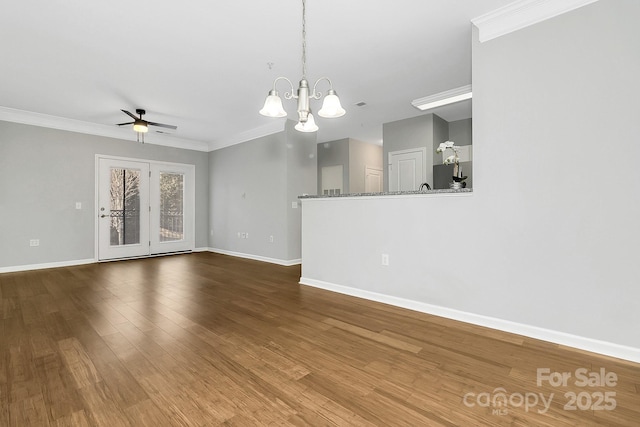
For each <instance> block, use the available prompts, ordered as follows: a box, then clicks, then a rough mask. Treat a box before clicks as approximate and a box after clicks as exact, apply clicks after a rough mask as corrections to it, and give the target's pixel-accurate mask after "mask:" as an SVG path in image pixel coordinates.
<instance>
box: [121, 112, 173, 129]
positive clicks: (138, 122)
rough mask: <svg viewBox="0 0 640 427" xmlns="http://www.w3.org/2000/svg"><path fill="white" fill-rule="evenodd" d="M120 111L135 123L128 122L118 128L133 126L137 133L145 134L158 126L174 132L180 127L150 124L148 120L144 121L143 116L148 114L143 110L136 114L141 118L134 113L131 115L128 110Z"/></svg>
mask: <svg viewBox="0 0 640 427" xmlns="http://www.w3.org/2000/svg"><path fill="white" fill-rule="evenodd" d="M120 111H122V112H123V113H125V114H126V115H128V116H130V117H131V118H132V119H133V121H132V122H127V123H118V126H125V125H133V130H134V131H136V132H141V133H145V132H147V131H148V130H149V126H157V127H161V128H167V129H173V130H175V129H178V126H174V125H165V124H164V123H156V122H150V121H148V120H145V119H143V118H142V116H144V115H145V114H146V113H147V112H146V111H145V110H143V109H141V108H137V109H136V114H138V116H139V117H136V116H135V115H134V114H133V113H130V112H129V111H127V110H120Z"/></svg>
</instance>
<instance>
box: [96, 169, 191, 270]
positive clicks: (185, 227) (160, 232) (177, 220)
mask: <svg viewBox="0 0 640 427" xmlns="http://www.w3.org/2000/svg"><path fill="white" fill-rule="evenodd" d="M194 175H195V174H194V166H192V165H182V164H173V163H159V162H143V161H135V160H128V159H127V160H125V159H117V158H98V197H97V199H98V226H97V229H98V245H97V250H98V259H99V260H101V261H102V260H111V259H118V258H132V257H140V256H147V255H155V254H163V253H171V252H179V251H188V250H192V249H193V247H194V240H195V239H194V217H193V212H194V204H195V200H194V197H195V192H194V183H193V181H194Z"/></svg>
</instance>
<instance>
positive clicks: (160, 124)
mask: <svg viewBox="0 0 640 427" xmlns="http://www.w3.org/2000/svg"><path fill="white" fill-rule="evenodd" d="M147 124H149V125H151V126H158V127H161V128H167V129H173V130H176V129H178V126H174V125H165V124H164V123H156V122H147Z"/></svg>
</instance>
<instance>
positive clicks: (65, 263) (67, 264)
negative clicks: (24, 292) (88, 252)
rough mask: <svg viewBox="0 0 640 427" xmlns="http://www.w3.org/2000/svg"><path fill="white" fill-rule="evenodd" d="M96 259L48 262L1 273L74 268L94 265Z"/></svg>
mask: <svg viewBox="0 0 640 427" xmlns="http://www.w3.org/2000/svg"><path fill="white" fill-rule="evenodd" d="M94 262H96V260H95V259H93V258H90V259H77V260H72V261H59V262H46V263H42V264H27V265H14V266H10V267H0V273H14V272H17V271H27V270H42V269H45V268H58V267H72V266H74V265H84V264H93V263H94Z"/></svg>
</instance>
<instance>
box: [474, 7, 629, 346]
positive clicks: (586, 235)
mask: <svg viewBox="0 0 640 427" xmlns="http://www.w3.org/2000/svg"><path fill="white" fill-rule="evenodd" d="M639 16H640V2H638V1H637V0H615V1H599V2H596V3H593V4H590V5H587V6H584V7H582V8H579V9H577V10H575V11H572V12H570V13H567V14H564V15H561V16H558V17H556V18H553V19H550V20H548V21H545V22H542V23H539V24H536V25H534V26H531V27H527V28H524V29H522V30H519V31H517V32H514V33H512V34H509V35H506V36H503V37H500V38H497V39H495V40H491V41H488V42H485V43H482V44H480V43H479V42H478V41H477V34H476V35H474V43H473V126H474V128H473V146H474V153H473V154H474V178H475V188H474V198H475V196H476V195H477V196H478V197H477V199H476V201H477V203H476V206H475V207H474V215H473V217H474V218H475V220H474V221H473V228H472V230H474V234H475V235H476V238H477V240H478V244H480V242H482V241H483V238H484V239H486V241H487V242H488V241H489V240H490V241H491V242H492V244H491V246H490V248H491V250H490V251H483V252H484V253H483V255H482V257H481V259H482V261H483V262H485V263H486V265H487V268H486V269H485V270H484V271H483V272H482V274H481V275H479V276H478V277H482V279H481V280H477V281H476V283H475V285H476V286H477V287H478V288H482V289H483V292H485V293H486V295H494V296H496V300H495V303H492V304H488V305H485V306H478V307H477V308H476V310H478V311H480V312H482V313H485V314H490V315H492V316H497V317H501V318H504V319H513V320H515V321H518V322H526V323H530V324H534V325H539V326H541V327H545V328H552V329H557V330H561V331H565V332H568V333H573V334H577V335H582V336H586V337H592V338H595V339H602V340H607V341H611V342H614V343H619V344H625V345H631V346H635V347H637V348H640V334H638V331H637V325H638V324H640V311H639V310H638V308H637V301H639V300H640V287H639V286H638V278H639V277H640V263H638V262H637V258H638V256H637V254H638V242H639V241H640V227H638V219H639V218H640V191H636V190H635V184H634V183H635V182H637V180H638V176H637V171H636V169H635V165H636V163H637V159H638V158H640V144H638V135H640V120H638V99H639V98H640V80H639V79H638V76H639V75H640V55H639V54H638V52H640V37H638V30H637V20H638V17H639ZM612 124H616V125H615V126H611V125H612ZM603 156H604V159H603ZM607 156H611V157H609V158H608V159H607ZM574 165H580V167H574ZM611 176H615V177H616V181H615V183H612V182H611V181H609V180H608V179H603V178H604V177H611ZM626 183H629V184H626ZM483 230H484V231H483Z"/></svg>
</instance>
